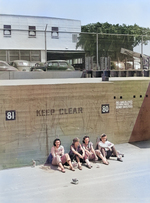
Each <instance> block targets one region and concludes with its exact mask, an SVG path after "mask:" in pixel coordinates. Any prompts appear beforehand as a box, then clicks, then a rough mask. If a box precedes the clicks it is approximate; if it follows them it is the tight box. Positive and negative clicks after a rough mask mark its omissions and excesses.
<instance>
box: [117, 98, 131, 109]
mask: <svg viewBox="0 0 150 203" xmlns="http://www.w3.org/2000/svg"><path fill="white" fill-rule="evenodd" d="M129 108H133V102H132V100H129V101H116V109H129Z"/></svg>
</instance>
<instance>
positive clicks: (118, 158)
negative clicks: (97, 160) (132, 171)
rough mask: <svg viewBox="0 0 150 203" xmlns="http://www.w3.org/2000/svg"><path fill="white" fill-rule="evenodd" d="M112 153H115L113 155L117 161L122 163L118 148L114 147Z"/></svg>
mask: <svg viewBox="0 0 150 203" xmlns="http://www.w3.org/2000/svg"><path fill="white" fill-rule="evenodd" d="M112 151H113V154H114V155H115V156H116V157H117V160H118V161H122V159H121V157H120V155H119V153H118V152H117V150H116V148H115V147H114V146H113V147H112Z"/></svg>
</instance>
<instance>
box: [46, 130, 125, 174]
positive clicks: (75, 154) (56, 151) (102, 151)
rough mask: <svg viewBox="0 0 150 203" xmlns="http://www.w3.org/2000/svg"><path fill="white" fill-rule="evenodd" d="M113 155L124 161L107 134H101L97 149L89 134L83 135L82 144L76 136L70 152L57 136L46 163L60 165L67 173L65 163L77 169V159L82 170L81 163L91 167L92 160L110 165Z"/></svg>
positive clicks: (71, 168)
mask: <svg viewBox="0 0 150 203" xmlns="http://www.w3.org/2000/svg"><path fill="white" fill-rule="evenodd" d="M112 155H113V156H116V157H117V160H118V161H122V159H121V156H120V154H119V152H117V150H116V148H115V146H114V144H113V143H111V142H109V141H107V136H106V134H102V135H101V136H100V139H99V140H98V142H97V143H96V148H95V149H94V147H93V143H92V142H91V141H90V139H89V136H84V137H83V141H82V145H81V144H80V140H79V138H74V139H73V143H72V145H71V146H70V151H69V153H65V152H64V147H63V146H62V145H61V141H60V139H58V138H57V139H55V140H54V142H53V147H52V149H51V153H50V155H49V156H48V158H47V161H46V163H45V164H52V165H55V166H59V167H60V169H61V171H62V172H63V173H65V169H64V165H65V164H67V165H69V167H70V170H72V171H75V169H74V167H73V165H72V162H73V161H76V162H77V166H78V168H79V170H82V165H81V163H86V165H87V167H88V168H91V167H92V165H91V162H90V161H97V160H99V159H100V160H102V162H103V163H104V164H106V165H108V164H109V162H108V160H107V159H109V157H110V156H112Z"/></svg>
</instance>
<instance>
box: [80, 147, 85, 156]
mask: <svg viewBox="0 0 150 203" xmlns="http://www.w3.org/2000/svg"><path fill="white" fill-rule="evenodd" d="M80 149H81V151H82V155H81V159H83V157H84V156H85V150H84V149H83V147H82V146H81V144H80Z"/></svg>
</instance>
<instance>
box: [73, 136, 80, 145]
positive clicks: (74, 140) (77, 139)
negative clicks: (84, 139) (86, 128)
mask: <svg viewBox="0 0 150 203" xmlns="http://www.w3.org/2000/svg"><path fill="white" fill-rule="evenodd" d="M75 142H80V139H79V138H78V137H76V138H74V139H73V143H72V144H74V143H75Z"/></svg>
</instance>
